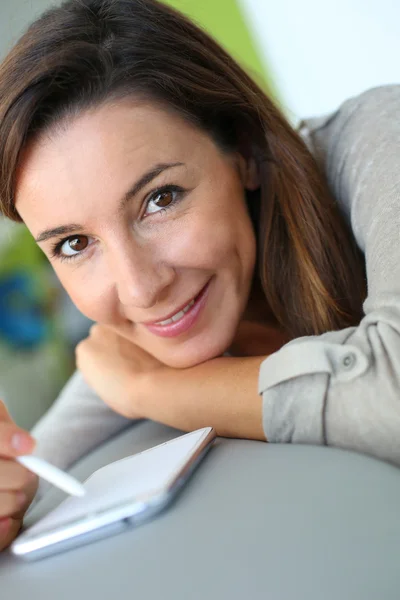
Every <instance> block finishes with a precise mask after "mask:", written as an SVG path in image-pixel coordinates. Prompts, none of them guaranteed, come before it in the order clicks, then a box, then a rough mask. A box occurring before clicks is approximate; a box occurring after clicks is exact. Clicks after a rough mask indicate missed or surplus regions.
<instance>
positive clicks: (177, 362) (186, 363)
mask: <svg viewBox="0 0 400 600" xmlns="http://www.w3.org/2000/svg"><path fill="white" fill-rule="evenodd" d="M230 344H231V340H230V339H229V340H218V341H215V342H214V343H210V342H208V343H207V344H204V345H202V348H199V347H197V348H193V350H191V349H189V348H186V349H185V348H179V349H178V348H177V350H176V352H172V351H171V352H169V353H168V354H167V355H165V356H159V357H156V358H158V360H160V361H161V362H163V363H164V364H165V365H167V366H168V367H172V368H174V369H188V368H190V367H195V366H196V365H199V364H201V363H203V362H206V361H207V360H212V359H213V358H217V357H219V356H222V355H223V354H224V352H226V351H227V350H228V348H229V346H230Z"/></svg>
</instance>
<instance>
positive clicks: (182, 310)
mask: <svg viewBox="0 0 400 600" xmlns="http://www.w3.org/2000/svg"><path fill="white" fill-rule="evenodd" d="M208 283H209V282H207V283H206V285H205V286H204V287H202V288H201V290H200V292H198V294H196V296H194V298H192V299H191V300H190V302H188V303H187V304H186V305H185V306H184V307H183V308H180V309H179V310H178V311H177V312H176V313H174V314H172V315H171V316H169V317H167V318H166V319H163V320H161V321H142V324H143V325H150V326H152V325H156V326H157V327H165V326H167V325H171V323H176V322H177V321H179V320H180V319H182V317H183V316H184V315H185V314H186V313H187V312H188V311H189V310H190V309H191V308H192V306H193V305H194V304H195V302H196V300H197V299H198V298H199V296H200V295H201V294H202V293H203V292H204V290H205V288H206V287H207V285H208Z"/></svg>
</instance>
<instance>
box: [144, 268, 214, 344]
mask: <svg viewBox="0 0 400 600" xmlns="http://www.w3.org/2000/svg"><path fill="white" fill-rule="evenodd" d="M210 281H211V280H210ZM210 281H209V282H208V283H207V285H205V286H204V288H203V289H202V290H201V292H199V294H197V296H195V298H193V299H192V300H191V301H190V302H188V303H187V304H186V305H184V306H183V307H182V309H181V310H178V311H176V312H175V313H172V314H171V316H170V317H169V318H168V317H167V318H164V319H163V320H162V321H153V322H152V323H143V325H144V326H145V327H146V328H147V329H148V330H149V331H150V332H151V333H153V334H155V335H157V336H159V337H176V336H178V335H181V334H182V333H184V332H186V331H188V330H189V329H190V328H191V327H192V326H193V325H194V324H195V323H196V322H197V320H198V318H199V316H200V314H201V313H202V312H203V308H204V306H205V304H206V301H207V297H208V292H209V288H210ZM183 309H185V310H183ZM181 312H182V315H180V313H181ZM175 315H177V316H178V319H177V320H175V321H174V320H173V319H172V317H174V316H175ZM170 319H172V320H171V321H170V322H169V323H168V321H169V320H170ZM163 321H164V322H165V321H167V323H166V324H164V325H162V324H160V323H162V322H163Z"/></svg>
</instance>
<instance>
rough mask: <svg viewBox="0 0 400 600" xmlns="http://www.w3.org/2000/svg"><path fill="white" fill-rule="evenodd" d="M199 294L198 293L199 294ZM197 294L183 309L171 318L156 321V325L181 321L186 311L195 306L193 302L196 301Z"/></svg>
mask: <svg viewBox="0 0 400 600" xmlns="http://www.w3.org/2000/svg"><path fill="white" fill-rule="evenodd" d="M198 295H199V294H197V296H198ZM197 296H195V297H194V298H193V299H192V300H191V301H190V302H189V304H187V305H186V306H185V307H184V308H182V310H180V311H178V312H177V313H175V314H174V315H172V317H171V318H169V319H165V320H164V321H157V322H156V323H154V325H162V326H165V325H170V324H171V323H176V321H179V320H180V319H182V317H183V315H184V314H185V313H187V311H188V310H190V309H191V308H192V306H193V304H194V303H195V302H196V298H197Z"/></svg>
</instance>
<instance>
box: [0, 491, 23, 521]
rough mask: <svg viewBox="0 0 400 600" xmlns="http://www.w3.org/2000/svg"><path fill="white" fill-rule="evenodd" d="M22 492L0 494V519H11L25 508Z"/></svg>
mask: <svg viewBox="0 0 400 600" xmlns="http://www.w3.org/2000/svg"><path fill="white" fill-rule="evenodd" d="M26 502H27V498H26V494H25V493H24V492H0V518H1V517H12V516H14V515H16V514H17V513H19V512H20V511H21V510H22V509H23V507H24V506H26Z"/></svg>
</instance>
